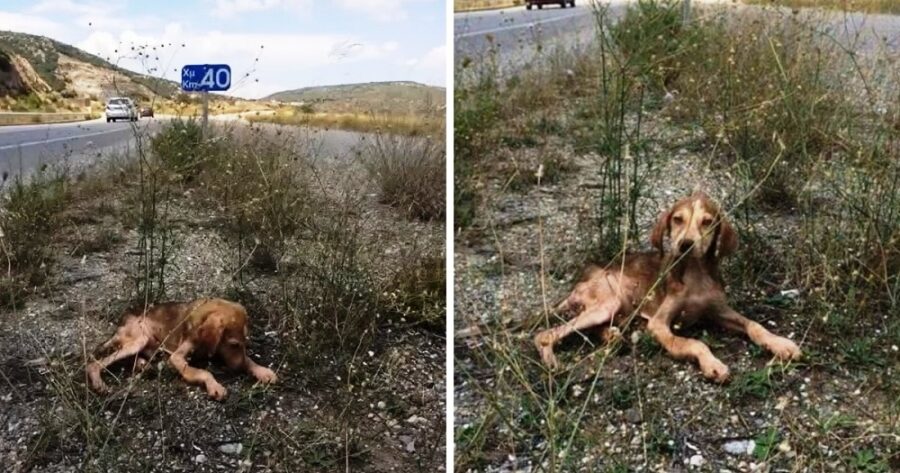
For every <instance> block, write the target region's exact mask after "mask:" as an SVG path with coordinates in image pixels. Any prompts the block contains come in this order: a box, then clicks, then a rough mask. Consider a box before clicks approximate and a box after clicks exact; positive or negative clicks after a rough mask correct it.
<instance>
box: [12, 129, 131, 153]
mask: <svg viewBox="0 0 900 473" xmlns="http://www.w3.org/2000/svg"><path fill="white" fill-rule="evenodd" d="M122 131H128V128H118V129H115V130H107V131H98V132H96V133H88V134H85V135H75V136H63V137H60V138H53V139H49V140H40V141H27V142H25V143H18V144H14V145H6V146H0V151H6V150H8V149H17V148H25V147H27V146H36V145H46V144H50V143H56V142H58V141H70V140H77V139H79V138H87V137H89V136H99V135H108V134H110V133H119V132H122Z"/></svg>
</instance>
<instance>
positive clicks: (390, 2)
mask: <svg viewBox="0 0 900 473" xmlns="http://www.w3.org/2000/svg"><path fill="white" fill-rule="evenodd" d="M406 3H410V0H337V4H338V5H340V6H341V8H343V9H345V10H349V11H356V12H363V13H365V14H367V15H369V16H371V17H373V18H375V19H376V20H379V21H391V20H405V19H406V18H407V16H408V14H407V13H406V10H404V9H403V6H404V4H406Z"/></svg>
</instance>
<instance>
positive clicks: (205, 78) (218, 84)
mask: <svg viewBox="0 0 900 473" xmlns="http://www.w3.org/2000/svg"><path fill="white" fill-rule="evenodd" d="M229 87H231V67H230V66H229V65H227V64H191V65H187V66H184V67H183V68H181V89H182V90H184V91H186V92H222V91H225V90H228V88H229Z"/></svg>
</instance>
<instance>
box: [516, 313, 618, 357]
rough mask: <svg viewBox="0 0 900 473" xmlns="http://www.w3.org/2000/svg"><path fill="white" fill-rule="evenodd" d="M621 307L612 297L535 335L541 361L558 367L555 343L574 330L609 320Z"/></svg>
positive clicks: (601, 323)
mask: <svg viewBox="0 0 900 473" xmlns="http://www.w3.org/2000/svg"><path fill="white" fill-rule="evenodd" d="M620 307H621V303H620V302H619V301H618V300H617V299H614V298H610V299H607V300H606V301H604V302H603V303H601V304H600V305H598V306H595V307H591V308H589V309H587V310H585V311H583V312H582V313H581V314H579V315H578V316H577V317H575V318H573V319H571V320H569V321H567V322H566V323H564V324H562V325H558V326H556V327H553V328H550V329H547V330H544V331H543V332H541V333H538V334H537V335H535V337H534V345H535V347H537V349H538V352H540V354H541V361H542V362H543V363H544V365H546V366H547V367H549V368H556V367H557V366H558V365H559V362H558V361H557V360H556V355H554V354H553V346H554V345H556V344H557V343H559V341H560V340H562V339H563V338H565V337H566V336H568V335H569V334H571V333H572V332H576V331H581V330H584V329H586V328H588V327H594V326H597V325H603V324H605V323H607V322H609V321H610V320H612V318H613V316H614V315H615V314H616V312H617V311H618V310H619V308H620Z"/></svg>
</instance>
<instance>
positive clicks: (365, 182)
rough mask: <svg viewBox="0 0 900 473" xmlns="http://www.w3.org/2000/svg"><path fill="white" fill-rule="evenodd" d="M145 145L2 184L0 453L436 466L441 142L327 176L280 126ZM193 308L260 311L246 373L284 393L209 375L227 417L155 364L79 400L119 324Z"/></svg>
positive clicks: (403, 142)
mask: <svg viewBox="0 0 900 473" xmlns="http://www.w3.org/2000/svg"><path fill="white" fill-rule="evenodd" d="M135 133H136V139H137V147H136V149H134V150H133V151H132V153H131V154H129V155H123V156H119V157H113V158H109V159H107V160H105V161H103V162H102V163H99V164H96V165H94V166H91V167H88V168H86V169H85V170H83V171H79V172H78V173H77V174H76V173H75V172H74V171H72V170H69V169H66V168H60V169H59V170H58V171H56V170H51V169H48V170H46V171H44V172H43V173H41V174H38V175H35V176H33V177H31V178H29V179H27V180H21V181H14V182H12V183H10V184H7V185H6V186H7V189H6V192H5V193H4V195H3V204H2V206H0V208H2V210H0V228H2V236H0V243H2V245H0V250H2V255H0V256H2V260H3V262H4V263H5V264H4V265H3V266H4V267H6V271H3V275H2V278H3V279H2V282H3V284H2V287H0V290H2V298H0V303H2V306H3V309H2V311H0V327H2V330H0V333H2V335H0V345H2V346H3V347H5V348H3V349H2V351H0V362H2V364H0V379H3V380H4V382H3V387H2V388H0V392H2V393H3V394H0V397H2V398H3V399H8V400H9V402H7V401H4V403H5V404H4V405H8V406H10V411H9V412H10V414H9V415H11V416H13V417H14V418H15V419H17V421H16V422H17V423H16V424H15V425H17V426H22V427H23V428H22V429H10V430H9V431H6V432H4V433H3V434H0V438H2V440H0V456H2V457H3V458H5V459H7V460H8V462H7V467H8V468H11V470H10V471H31V470H35V469H46V468H57V467H58V468H74V469H78V470H79V471H110V470H121V469H131V470H135V471H150V470H153V469H157V468H159V466H160V465H166V466H167V467H171V468H181V469H194V468H230V469H234V468H238V469H243V470H245V471H250V470H254V471H256V470H257V469H262V470H265V471H298V470H314V471H344V470H345V469H346V468H348V467H349V468H350V469H353V470H359V471H385V470H393V471H410V472H412V471H422V470H423V469H425V470H434V469H436V468H438V466H439V465H442V464H443V462H444V455H445V454H444V448H445V447H444V444H445V442H444V428H443V425H444V424H443V423H444V403H443V396H444V387H443V383H444V368H443V360H444V355H443V354H444V350H445V342H444V340H443V333H444V331H443V330H444V329H443V327H444V310H445V309H444V308H445V291H444V288H445V279H444V261H445V254H444V230H443V218H442V217H441V216H442V215H443V213H442V212H443V199H444V189H443V185H444V182H445V181H444V174H443V169H444V160H445V156H444V145H443V138H442V137H441V136H440V135H436V136H432V137H430V138H428V139H425V138H419V137H416V138H412V137H407V136H395V135H391V134H388V133H387V132H384V133H382V134H379V135H376V136H375V137H374V141H373V142H372V143H367V142H366V141H362V142H361V143H360V145H359V147H358V149H359V150H360V152H359V153H358V155H354V154H352V153H348V155H347V156H346V157H344V158H342V159H340V160H332V159H329V160H322V159H320V158H319V157H318V155H317V143H315V142H314V141H312V140H309V139H307V138H304V137H302V136H300V134H294V133H285V132H283V131H277V130H274V129H272V128H271V127H260V126H249V125H245V124H239V123H235V124H231V125H228V126H226V125H218V126H215V125H213V126H211V127H210V129H209V130H208V131H207V132H206V134H204V133H203V131H202V129H201V127H200V125H199V123H198V122H197V121H195V120H192V119H176V120H173V121H171V122H168V123H166V124H163V125H162V128H161V130H159V132H158V133H156V134H154V135H150V134H147V132H145V131H142V130H141V129H139V128H135ZM438 202H440V203H441V205H440V206H439V205H438ZM199 297H225V298H229V299H231V300H235V301H237V302H240V303H241V304H243V305H245V306H246V307H247V309H248V311H249V313H250V316H251V329H250V337H251V347H250V351H251V353H252V355H251V356H253V357H254V359H256V360H258V361H259V362H260V363H262V364H265V365H268V366H271V367H272V368H273V369H275V370H276V371H277V372H278V375H279V378H280V382H279V383H278V384H276V385H274V386H271V387H260V386H254V385H253V383H252V382H251V380H249V379H248V378H247V377H245V376H242V375H226V374H225V373H224V372H220V371H219V370H218V367H217V366H216V364H215V363H213V364H211V365H210V368H211V369H212V370H213V371H214V372H215V373H216V376H217V377H220V379H223V380H224V383H225V384H226V386H227V388H228V390H229V392H230V395H229V398H228V400H227V402H225V403H223V404H219V403H215V402H212V401H208V400H207V399H206V398H205V394H204V393H203V392H202V390H199V389H197V388H196V387H191V386H187V385H185V384H184V383H183V382H182V381H180V380H179V379H178V376H177V375H175V374H174V373H173V372H172V371H171V370H169V369H168V368H165V367H164V366H165V365H164V364H159V365H154V366H156V367H155V368H153V369H151V370H148V371H145V372H144V373H142V374H135V375H132V374H131V373H129V371H130V370H127V369H124V370H119V369H114V370H113V375H115V376H116V377H118V378H119V379H118V380H116V381H114V383H113V385H114V386H115V387H114V391H115V393H114V394H112V395H111V396H108V397H104V396H96V395H94V394H92V393H90V392H89V391H88V388H87V386H86V385H85V383H84V376H83V368H84V363H85V361H87V360H88V359H89V357H90V353H91V351H92V347H93V346H94V344H96V343H97V342H98V341H100V340H102V339H103V338H105V337H107V336H108V335H109V333H111V331H112V330H113V324H114V323H115V321H117V320H118V317H119V316H120V315H121V313H122V311H123V310H125V308H126V307H129V306H131V305H132V304H135V303H138V304H140V303H151V304H152V303H156V302H162V301H167V300H189V299H194V298H199ZM63 334H66V335H63ZM157 361H161V360H157ZM107 376H112V375H110V374H107ZM25 426H27V427H25ZM148 435H149V436H152V437H154V438H156V439H158V440H154V441H153V442H148V441H147V438H148V437H147V436H148Z"/></svg>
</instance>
